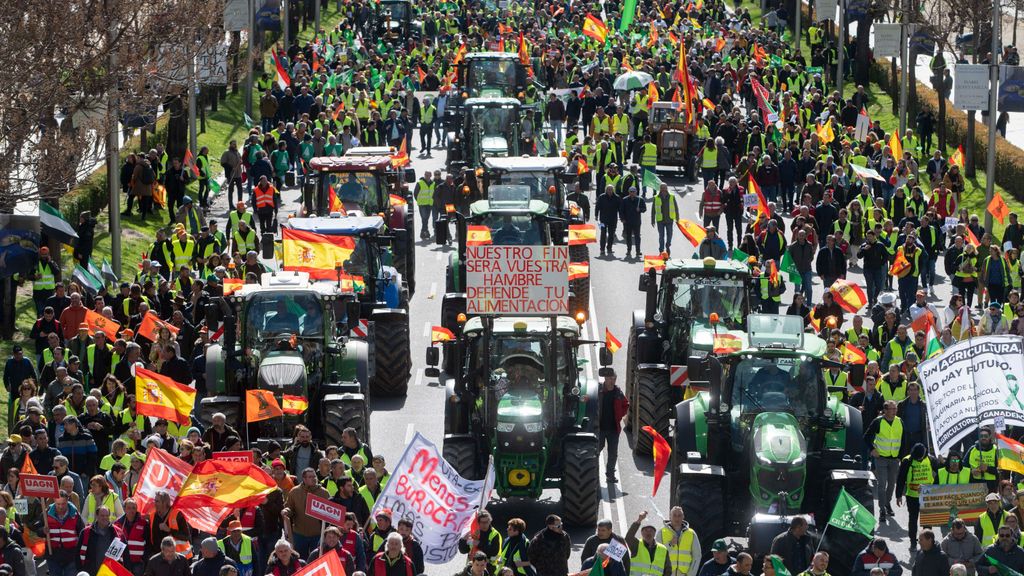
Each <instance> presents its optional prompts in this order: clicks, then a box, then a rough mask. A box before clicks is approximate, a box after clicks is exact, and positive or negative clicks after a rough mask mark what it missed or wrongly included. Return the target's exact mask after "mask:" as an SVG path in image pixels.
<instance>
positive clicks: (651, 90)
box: [647, 82, 661, 104]
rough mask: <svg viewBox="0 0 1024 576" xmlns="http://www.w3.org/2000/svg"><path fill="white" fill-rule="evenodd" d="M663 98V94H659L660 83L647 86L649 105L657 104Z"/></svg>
mask: <svg viewBox="0 0 1024 576" xmlns="http://www.w3.org/2000/svg"><path fill="white" fill-rule="evenodd" d="M660 98H661V94H658V83H657V82H651V83H650V84H648V85H647V102H648V104H651V103H654V102H657V101H658V100H659V99H660Z"/></svg>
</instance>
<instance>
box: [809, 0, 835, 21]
mask: <svg viewBox="0 0 1024 576" xmlns="http://www.w3.org/2000/svg"><path fill="white" fill-rule="evenodd" d="M814 19H815V20H817V21H818V22H821V21H822V20H832V21H835V19H836V0H814Z"/></svg>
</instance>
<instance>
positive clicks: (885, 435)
mask: <svg viewBox="0 0 1024 576" xmlns="http://www.w3.org/2000/svg"><path fill="white" fill-rule="evenodd" d="M902 442H903V420H900V418H899V416H897V417H896V418H894V419H893V421H892V423H890V422H889V421H888V420H886V419H885V418H882V421H881V422H880V423H879V426H878V434H876V435H875V450H878V455H879V456H882V457H883V458H896V457H898V456H899V455H900V444H901V443H902Z"/></svg>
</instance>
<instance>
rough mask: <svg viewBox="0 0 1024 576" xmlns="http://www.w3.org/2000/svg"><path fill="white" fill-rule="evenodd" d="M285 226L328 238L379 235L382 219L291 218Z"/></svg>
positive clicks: (355, 217)
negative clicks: (328, 236) (324, 235)
mask: <svg viewBox="0 0 1024 576" xmlns="http://www.w3.org/2000/svg"><path fill="white" fill-rule="evenodd" d="M287 226H288V227H289V228H292V229H293V230H302V231H303V232H315V233H316V234H327V235H330V236H359V235H362V234H377V233H379V232H380V231H381V230H383V229H384V219H383V218H381V217H380V216H342V217H340V218H328V217H317V218H292V219H290V220H288V223H287Z"/></svg>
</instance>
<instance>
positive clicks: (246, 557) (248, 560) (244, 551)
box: [217, 534, 252, 566]
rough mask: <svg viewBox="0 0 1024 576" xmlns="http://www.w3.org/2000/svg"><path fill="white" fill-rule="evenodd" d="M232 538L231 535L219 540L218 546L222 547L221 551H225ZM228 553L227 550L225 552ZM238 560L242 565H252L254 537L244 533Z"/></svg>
mask: <svg viewBox="0 0 1024 576" xmlns="http://www.w3.org/2000/svg"><path fill="white" fill-rule="evenodd" d="M229 539H230V536H228V537H227V538H224V539H223V540H218V541H217V548H220V551H221V552H224V548H225V546H227V544H226V542H227V541H228V540H229ZM224 554H225V555H226V554H227V552H224ZM238 561H239V562H240V563H241V564H242V566H252V538H250V537H248V536H246V535H245V534H242V545H241V546H239V547H238Z"/></svg>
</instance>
